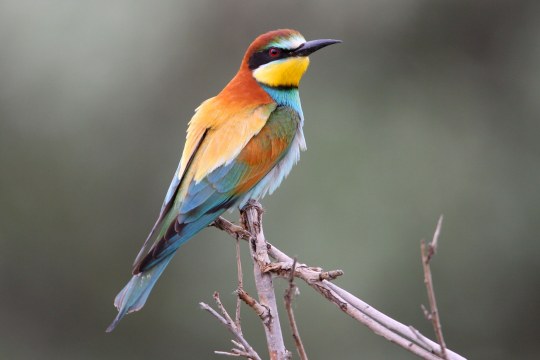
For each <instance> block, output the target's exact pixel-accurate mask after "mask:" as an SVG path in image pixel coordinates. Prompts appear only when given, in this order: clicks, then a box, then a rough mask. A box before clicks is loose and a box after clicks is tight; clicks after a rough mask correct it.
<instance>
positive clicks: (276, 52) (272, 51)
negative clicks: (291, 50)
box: [268, 47, 281, 58]
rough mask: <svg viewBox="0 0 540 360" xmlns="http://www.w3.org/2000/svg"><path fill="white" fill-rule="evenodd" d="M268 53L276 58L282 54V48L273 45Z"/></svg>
mask: <svg viewBox="0 0 540 360" xmlns="http://www.w3.org/2000/svg"><path fill="white" fill-rule="evenodd" d="M268 54H269V55H270V57H273V58H275V57H278V56H279V55H280V54H281V50H280V49H278V48H274V47H273V48H270V50H268Z"/></svg>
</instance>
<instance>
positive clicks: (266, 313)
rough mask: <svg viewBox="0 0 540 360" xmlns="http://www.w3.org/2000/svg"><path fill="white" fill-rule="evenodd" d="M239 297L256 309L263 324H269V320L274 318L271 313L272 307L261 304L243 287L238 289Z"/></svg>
mask: <svg viewBox="0 0 540 360" xmlns="http://www.w3.org/2000/svg"><path fill="white" fill-rule="evenodd" d="M237 295H238V299H240V300H242V301H243V302H245V303H246V305H248V306H249V307H250V308H252V309H253V311H255V313H256V314H257V316H259V318H260V319H261V320H262V322H263V324H265V325H266V324H268V323H269V321H270V320H271V319H272V316H271V315H270V309H268V308H267V307H265V306H263V305H261V304H259V302H258V301H257V300H255V299H254V298H252V297H251V296H250V295H249V294H248V293H247V292H245V291H244V290H243V289H241V290H238V291H237Z"/></svg>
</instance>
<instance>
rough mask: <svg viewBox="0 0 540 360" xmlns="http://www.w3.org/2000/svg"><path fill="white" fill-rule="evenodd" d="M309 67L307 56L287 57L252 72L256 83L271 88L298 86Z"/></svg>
mask: <svg viewBox="0 0 540 360" xmlns="http://www.w3.org/2000/svg"><path fill="white" fill-rule="evenodd" d="M308 66H309V58H308V57H307V56H299V57H289V58H285V59H282V60H276V61H272V62H269V63H268V64H264V65H262V66H259V67H258V68H257V69H255V70H254V71H253V77H254V78H255V80H257V81H258V82H260V83H262V84H264V85H268V86H272V87H278V86H298V84H300V79H302V75H304V73H305V72H306V70H307V68H308Z"/></svg>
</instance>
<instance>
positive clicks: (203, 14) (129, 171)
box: [0, 0, 540, 359]
mask: <svg viewBox="0 0 540 360" xmlns="http://www.w3.org/2000/svg"><path fill="white" fill-rule="evenodd" d="M281 27H292V28H296V29H298V30H300V31H301V32H302V33H303V34H304V35H305V37H306V38H308V39H315V38H328V37H329V38H337V39H342V40H343V44H341V45H336V46H333V47H330V48H328V49H324V50H323V51H321V52H319V53H317V54H314V55H313V56H312V65H311V67H310V69H309V71H308V73H307V75H306V77H305V79H304V81H303V84H302V87H301V96H302V101H303V106H304V113H305V117H306V123H305V134H306V138H307V142H308V151H307V152H306V153H304V154H303V156H302V160H301V162H300V164H299V166H297V167H296V168H295V169H294V171H293V172H292V174H291V175H290V176H289V178H288V179H287V181H285V182H284V184H283V185H282V187H281V188H280V189H279V191H278V192H277V193H276V194H274V195H273V196H271V197H267V198H266V199H264V202H263V204H264V205H265V207H266V210H267V211H266V215H265V231H266V235H267V238H268V239H269V240H270V241H271V242H273V243H275V244H276V245H278V246H279V247H280V248H282V250H284V251H286V252H287V253H289V254H290V255H297V256H298V257H299V259H300V261H302V262H305V263H309V264H311V265H320V266H323V267H325V268H327V269H333V268H341V269H343V270H344V271H345V274H346V275H345V276H344V277H343V278H340V279H339V280H338V283H339V284H340V285H342V286H344V287H345V288H347V289H349V290H350V291H352V292H353V293H355V294H357V295H359V296H360V297H361V298H362V299H364V300H365V301H367V302H368V303H370V304H372V305H373V306H375V307H377V308H378V309H380V310H382V311H383V312H385V313H387V314H389V315H390V316H392V317H394V318H396V319H399V320H400V321H402V322H404V323H406V324H411V325H414V326H415V327H417V328H419V329H420V330H421V331H422V332H424V333H426V334H429V335H430V336H432V332H431V327H430V324H429V323H428V322H427V321H426V320H425V319H424V318H423V315H422V312H421V310H420V304H422V303H424V304H425V303H426V302H427V300H426V296H425V289H424V287H423V281H422V280H423V279H422V271H421V263H420V254H419V241H420V239H421V238H430V237H431V235H432V233H433V230H434V227H435V224H436V221H437V218H438V217H439V215H440V214H444V216H445V220H444V224H443V229H442V236H441V239H440V241H441V243H440V248H439V250H440V251H439V254H438V255H437V256H436V258H435V260H434V262H433V272H434V279H435V287H436V290H437V295H438V297H439V309H440V311H441V316H442V322H443V329H444V333H445V335H446V340H447V343H448V345H449V347H450V348H452V349H454V350H455V351H457V352H459V353H462V354H463V355H465V356H467V357H469V358H471V359H538V358H540V350H539V347H538V340H539V330H540V329H539V327H538V324H539V322H540V310H539V305H540V261H539V255H540V241H539V238H538V234H539V233H540V222H539V220H540V219H539V210H540V191H539V184H540V166H539V155H540V142H539V140H538V138H539V134H540V101H539V92H540V70H539V69H540V65H539V64H540V6H539V3H538V2H537V1H532V0H531V1H510V0H508V1H471V0H452V1H450V0H449V1H428V0H404V1H398V0H394V1H390V0H385V1H379V0H364V1H291V0H275V1H272V2H263V1H241V0H228V1H207V0H205V1H197V2H195V1H156V2H150V1H147V2H142V1H92V2H90V1H88V2H82V1H24V0H23V1H18V0H12V1H9V0H8V1H6V0H3V1H0V169H1V175H0V358H2V359H148V358H155V359H211V358H216V356H215V355H213V350H225V349H229V348H230V343H229V339H230V336H229V334H228V333H227V331H226V330H225V328H223V327H222V326H221V325H219V324H218V323H217V322H216V321H215V320H214V319H213V318H211V317H210V316H209V315H208V314H207V313H205V312H203V311H201V310H199V308H198V305H197V304H198V302H199V301H202V300H204V301H207V302H210V301H211V296H212V293H213V291H214V290H217V291H220V292H221V294H222V298H223V300H224V302H225V303H226V305H227V306H229V308H230V309H232V307H233V303H234V295H233V291H234V289H235V285H236V274H235V271H236V269H235V257H234V242H233V241H231V239H230V238H228V237H227V236H226V235H225V234H223V233H220V232H218V231H217V230H215V229H207V230H205V231H204V232H202V233H201V234H199V235H198V236H197V238H196V239H195V240H194V241H191V242H189V243H188V244H186V245H185V246H184V247H183V249H182V251H180V252H179V253H178V255H177V256H176V258H175V259H174V261H173V262H172V264H171V265H170V266H169V268H168V269H167V271H166V272H165V274H164V276H163V277H162V279H161V280H160V282H159V283H158V285H157V287H156V288H155V290H154V292H153V294H152V296H151V297H150V299H149V302H148V303H147V305H146V307H145V308H144V311H142V312H140V313H137V314H135V315H131V316H128V317H127V318H126V319H125V320H124V321H123V322H122V323H121V324H120V326H119V327H118V329H117V330H116V331H115V332H114V333H112V334H105V332H104V330H105V328H106V326H107V325H108V324H109V323H110V321H111V320H112V319H113V317H114V316H115V314H116V311H115V309H114V308H113V305H112V302H113V298H114V296H115V295H116V293H117V292H118V291H119V290H120V289H121V288H122V286H123V285H124V283H125V282H126V281H127V280H128V279H129V275H130V267H131V263H132V260H133V258H134V257H135V255H136V254H137V252H138V250H139V247H140V245H141V244H142V242H143V240H144V238H145V237H146V234H147V231H148V230H149V229H150V227H151V226H152V224H153V222H154V219H155V216H156V215H157V212H158V209H159V207H160V205H161V202H162V199H163V196H164V194H165V190H166V188H167V186H168V183H169V180H170V177H171V175H172V172H173V170H174V169H176V165H177V162H178V160H179V156H180V152H181V149H182V147H183V142H184V132H185V129H186V126H187V122H188V120H189V119H190V117H191V115H192V114H193V109H194V108H195V107H197V106H198V104H199V103H200V102H201V101H203V100H204V99H206V98H208V97H211V96H213V95H215V94H216V93H217V92H218V91H219V90H220V89H221V88H222V87H223V86H224V85H225V84H226V83H227V81H228V80H229V79H230V78H231V77H232V76H233V75H234V73H235V72H236V70H237V68H238V66H239V63H240V60H241V58H242V55H243V52H244V50H245V48H246V47H247V45H248V44H249V43H250V42H251V40H252V39H253V38H254V37H255V36H257V35H258V34H260V33H263V32H266V31H268V30H272V29H275V28H281ZM229 217H230V218H231V219H233V220H236V218H237V214H236V213H234V214H230V215H229ZM243 252H244V253H243V255H244V267H245V269H246V271H245V273H246V282H247V283H248V284H249V285H248V288H247V289H248V291H250V292H253V287H252V286H251V271H250V265H248V264H249V259H248V256H247V249H246V248H245V246H244V249H243ZM283 289H284V284H283V282H282V281H280V282H279V284H278V292H279V294H281V293H282V291H283ZM300 290H301V295H300V296H299V298H298V299H297V302H296V308H295V309H296V313H297V316H298V321H299V326H300V331H301V335H302V337H303V339H304V342H305V345H306V347H307V350H308V354H310V355H311V358H313V359H358V358H364V359H413V358H414V357H413V356H412V355H410V354H409V353H407V352H405V351H403V350H401V349H400V348H398V347H396V346H394V345H392V344H390V343H387V342H386V341H385V340H382V339H381V338H379V337H377V336H376V335H374V334H372V333H371V332H370V331H368V330H367V329H366V328H364V327H362V326H361V325H359V324H357V323H356V322H354V321H353V320H351V319H350V318H348V317H347V316H345V315H344V314H342V313H341V312H339V311H337V310H336V309H335V308H334V307H333V306H332V305H330V304H329V303H327V302H326V301H325V300H323V299H322V298H321V297H320V296H319V295H316V294H315V293H314V292H313V291H312V290H311V289H310V288H308V287H306V286H305V285H304V284H300ZM279 296H281V295H279ZM243 314H244V315H243V318H244V329H245V330H244V331H245V333H246V334H247V338H248V340H249V341H250V342H251V343H252V344H253V345H254V346H255V347H256V348H257V349H258V350H259V352H260V353H261V354H262V355H265V346H264V335H263V331H262V328H261V326H260V324H259V323H258V322H257V319H256V318H255V316H254V315H253V314H252V313H250V311H248V310H244V313H243ZM282 315H283V314H282ZM285 331H286V333H287V338H288V341H289V342H288V344H289V348H290V349H293V346H292V342H291V341H290V337H289V336H288V334H289V331H288V328H287V327H285Z"/></svg>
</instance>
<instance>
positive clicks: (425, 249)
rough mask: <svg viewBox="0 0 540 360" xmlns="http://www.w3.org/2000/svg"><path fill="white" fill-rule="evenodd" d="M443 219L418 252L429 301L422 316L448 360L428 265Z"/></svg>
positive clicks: (441, 354)
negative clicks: (420, 257) (429, 325)
mask: <svg viewBox="0 0 540 360" xmlns="http://www.w3.org/2000/svg"><path fill="white" fill-rule="evenodd" d="M442 220H443V217H442V215H441V217H440V218H439V221H438V222H437V227H436V229H435V233H434V234H433V240H432V241H431V243H429V244H427V245H426V242H425V241H424V240H422V241H421V242H420V252H421V255H422V268H423V269H424V284H425V285H426V290H427V295H428V301H429V309H430V310H429V312H428V311H427V309H425V308H424V307H423V311H424V315H426V318H427V319H428V320H430V321H431V323H432V324H433V330H434V331H435V336H436V337H437V341H438V343H439V345H440V349H441V350H440V356H441V357H442V358H443V359H448V355H447V353H446V344H445V342H444V337H443V332H442V326H441V319H440V317H439V310H438V308H437V300H436V298H435V289H434V288H433V278H432V276H431V267H430V265H429V263H430V261H431V259H432V257H433V255H434V254H435V253H436V252H437V245H438V241H439V234H440V233H441V226H442Z"/></svg>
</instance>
